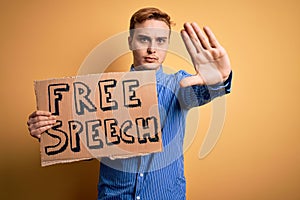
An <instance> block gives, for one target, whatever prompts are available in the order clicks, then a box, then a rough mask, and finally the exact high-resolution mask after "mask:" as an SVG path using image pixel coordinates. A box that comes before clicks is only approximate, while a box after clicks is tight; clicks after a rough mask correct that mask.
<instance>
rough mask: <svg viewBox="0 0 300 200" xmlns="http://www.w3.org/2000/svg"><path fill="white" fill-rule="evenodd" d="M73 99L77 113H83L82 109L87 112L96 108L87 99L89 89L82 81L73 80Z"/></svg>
mask: <svg viewBox="0 0 300 200" xmlns="http://www.w3.org/2000/svg"><path fill="white" fill-rule="evenodd" d="M73 85H74V100H75V110H76V113H77V114H78V115H83V114H84V109H86V110H87V111H89V112H95V111H96V110H97V108H96V107H95V106H94V104H93V103H92V101H91V100H90V99H89V95H90V93H91V89H90V88H89V87H88V86H87V85H86V84H84V83H82V82H74V83H73Z"/></svg>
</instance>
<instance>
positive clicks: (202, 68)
mask: <svg viewBox="0 0 300 200" xmlns="http://www.w3.org/2000/svg"><path fill="white" fill-rule="evenodd" d="M203 30H204V32H203V31H202V30H201V29H200V28H199V26H198V25H197V24H196V23H185V24H184V30H182V31H181V36H182V39H183V41H184V44H185V46H186V48H187V51H188V53H189V54H190V56H191V59H192V62H193V65H194V67H195V71H196V74H195V75H194V76H190V77H187V78H185V79H183V80H182V81H181V82H180V85H181V86H182V87H187V86H192V85H212V84H216V83H221V82H224V81H225V80H226V79H227V78H228V76H229V74H230V72H231V66H230V61H229V57H228V55H227V52H226V50H225V49H224V48H223V47H222V46H221V45H220V43H219V42H218V41H217V39H216V37H215V35H214V34H213V32H212V31H211V30H210V29H209V28H208V27H204V28H203Z"/></svg>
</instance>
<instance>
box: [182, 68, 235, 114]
mask: <svg viewBox="0 0 300 200" xmlns="http://www.w3.org/2000/svg"><path fill="white" fill-rule="evenodd" d="M231 80H232V72H231V73H230V74H229V77H228V78H227V80H225V81H224V83H218V84H214V85H193V86H187V87H181V88H179V93H178V97H179V102H180V105H181V107H182V108H185V109H190V108H192V107H196V106H201V105H204V104H206V103H208V102H210V101H212V100H213V99H215V98H216V97H220V96H223V95H225V94H228V93H230V92H231Z"/></svg>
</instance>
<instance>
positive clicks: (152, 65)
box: [134, 63, 161, 70]
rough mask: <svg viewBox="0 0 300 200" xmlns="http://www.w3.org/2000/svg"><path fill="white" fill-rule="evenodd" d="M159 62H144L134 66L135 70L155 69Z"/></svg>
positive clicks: (157, 67)
mask: <svg viewBox="0 0 300 200" xmlns="http://www.w3.org/2000/svg"><path fill="white" fill-rule="evenodd" d="M160 65H161V64H160V63H145V64H142V65H139V66H135V67H134V68H135V69H136V70H157V69H159V67H160Z"/></svg>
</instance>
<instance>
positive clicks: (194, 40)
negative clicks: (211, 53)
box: [183, 23, 203, 53]
mask: <svg viewBox="0 0 300 200" xmlns="http://www.w3.org/2000/svg"><path fill="white" fill-rule="evenodd" d="M183 26H184V29H185V31H186V32H187V34H188V37H189V39H190V41H191V42H192V44H193V45H194V47H195V48H196V50H197V52H198V53H199V52H201V51H203V46H202V45H201V42H200V40H199V38H198V36H197V34H196V33H195V31H194V29H193V27H192V25H191V24H190V23H184V25H183Z"/></svg>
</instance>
